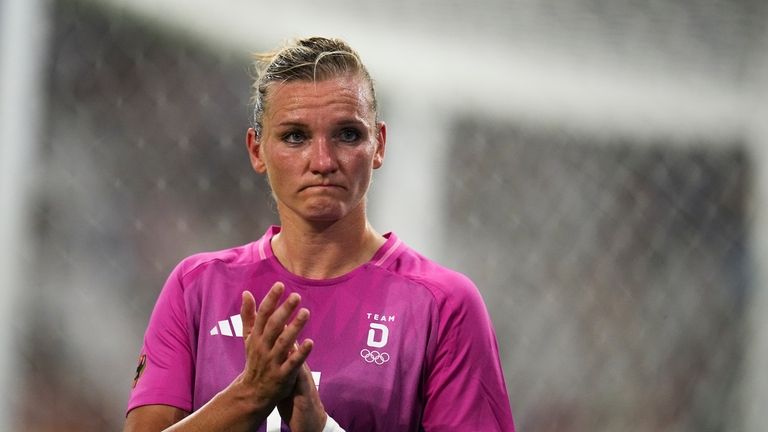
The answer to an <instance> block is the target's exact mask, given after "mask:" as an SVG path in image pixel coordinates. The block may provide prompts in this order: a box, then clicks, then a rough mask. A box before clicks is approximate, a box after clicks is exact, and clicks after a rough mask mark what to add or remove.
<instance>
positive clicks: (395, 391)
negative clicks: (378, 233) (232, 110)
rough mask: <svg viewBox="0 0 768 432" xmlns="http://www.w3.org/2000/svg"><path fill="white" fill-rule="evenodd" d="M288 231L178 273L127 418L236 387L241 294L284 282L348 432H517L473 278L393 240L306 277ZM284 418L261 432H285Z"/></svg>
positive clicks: (167, 290) (150, 332) (326, 399)
mask: <svg viewBox="0 0 768 432" xmlns="http://www.w3.org/2000/svg"><path fill="white" fill-rule="evenodd" d="M279 230H280V228H279V227H272V228H270V229H269V230H268V231H267V233H266V234H265V235H264V236H263V237H262V238H261V239H259V240H258V241H256V242H254V243H250V244H247V245H245V246H241V247H237V248H233V249H227V250H224V251H219V252H213V253H203V254H198V255H194V256H192V257H189V258H187V259H185V260H184V261H182V262H181V263H180V264H179V265H178V266H177V267H176V269H174V271H173V272H172V273H171V275H170V277H169V278H168V281H167V282H166V284H165V286H164V287H163V290H162V292H161V293H160V297H159V299H158V301H157V304H156V306H155V309H154V311H153V312H152V317H151V318H150V321H149V327H148V328H147V332H146V335H145V337H144V344H143V347H142V359H143V360H142V364H143V366H141V369H142V370H141V376H140V378H139V379H138V381H137V382H136V384H135V387H134V389H133V391H132V392H131V396H130V400H129V402H128V410H131V409H133V408H135V407H138V406H141V405H149V404H164V405H172V406H175V407H178V408H180V409H182V410H185V411H194V410H197V409H198V408H200V407H201V406H202V405H204V404H205V403H206V402H208V401H209V400H210V399H211V398H212V397H213V396H214V395H215V394H216V393H218V392H219V391H221V390H222V389H223V388H225V387H226V386H227V385H229V383H230V382H232V380H233V379H234V378H235V377H236V376H237V375H238V374H239V373H240V372H242V370H243V367H244V365H245V354H244V347H243V339H242V323H241V321H240V316H239V311H240V303H241V298H242V297H241V293H242V291H244V290H249V291H251V292H252V293H253V295H254V297H255V298H256V301H257V302H259V301H260V299H261V298H263V297H264V295H265V294H266V293H267V291H268V290H269V289H270V287H271V286H272V285H273V284H274V283H275V282H277V281H282V282H283V283H285V286H286V291H287V292H298V293H299V294H301V298H302V306H303V307H306V308H307V309H309V310H310V312H311V318H310V320H309V322H308V323H307V325H306V327H305V328H304V330H303V332H302V334H301V335H300V337H299V340H303V339H304V338H311V339H313V340H314V341H315V346H314V349H313V351H312V354H310V356H309V359H308V360H307V363H308V364H309V366H310V369H311V370H312V371H313V376H314V378H315V383H316V384H317V385H318V390H319V393H320V398H321V400H322V401H323V405H324V406H325V409H326V411H327V412H328V414H329V415H330V416H331V417H333V418H334V419H335V420H336V421H337V422H338V423H339V425H340V426H341V427H343V428H344V429H346V430H347V431H419V430H424V431H514V425H513V422H512V413H511V410H510V406H509V397H508V396H507V392H506V388H505V385H504V377H503V375H502V370H501V365H500V362H499V355H498V347H497V344H496V339H495V335H494V331H493V327H492V324H491V321H490V318H489V316H488V313H487V311H486V309H485V305H484V304H483V301H482V299H481V297H480V294H479V292H478V291H477V288H475V286H474V284H473V283H472V282H471V281H470V280H469V279H467V278H466V277H465V276H463V275H461V274H459V273H456V272H454V271H451V270H448V269H445V268H443V267H440V266H438V265H437V264H435V263H433V262H432V261H430V260H428V259H426V258H424V257H423V256H421V255H419V254H418V253H416V252H415V251H414V250H413V249H411V248H409V247H408V246H406V245H405V244H404V243H403V242H401V241H400V240H399V239H398V238H397V237H396V236H395V235H394V234H388V235H386V237H387V241H386V243H385V244H384V245H383V246H382V247H381V248H380V249H379V250H378V252H376V254H375V255H374V256H373V258H372V259H371V260H370V261H369V262H368V263H366V264H364V265H362V266H360V267H358V268H357V269H355V270H353V271H351V272H350V273H348V274H346V275H343V276H340V277H337V278H333V279H327V280H312V279H305V278H302V277H299V276H296V275H294V274H292V273H290V272H288V271H287V270H286V269H285V268H284V267H283V266H282V265H281V264H280V263H279V262H278V260H277V259H276V258H275V257H274V255H273V254H272V249H271V246H270V240H271V238H272V236H274V235H275V234H276V233H278V232H279ZM144 356H145V357H144ZM276 413H277V412H276V411H275V413H273V415H272V416H270V418H269V419H268V420H267V421H266V422H265V424H263V425H262V426H261V427H260V428H259V429H258V430H259V431H262V432H264V431H266V432H272V431H277V430H281V426H280V419H279V417H278V416H277V414H276ZM282 430H288V429H287V427H285V426H283V427H282Z"/></svg>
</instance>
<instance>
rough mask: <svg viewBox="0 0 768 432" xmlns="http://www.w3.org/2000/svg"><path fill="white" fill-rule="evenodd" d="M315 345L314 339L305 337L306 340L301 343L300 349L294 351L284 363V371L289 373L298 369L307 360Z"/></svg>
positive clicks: (282, 367) (282, 368)
mask: <svg viewBox="0 0 768 432" xmlns="http://www.w3.org/2000/svg"><path fill="white" fill-rule="evenodd" d="M314 345H315V343H314V342H313V341H312V339H304V342H302V343H301V344H300V345H299V347H298V349H296V351H293V352H292V353H291V355H289V356H288V358H287V359H286V360H285V362H283V365H282V366H281V367H280V369H281V370H282V372H283V373H284V374H289V373H293V372H295V371H297V370H298V369H299V368H300V367H301V366H302V365H303V364H304V362H305V361H306V360H307V357H309V353H310V352H312V347H314Z"/></svg>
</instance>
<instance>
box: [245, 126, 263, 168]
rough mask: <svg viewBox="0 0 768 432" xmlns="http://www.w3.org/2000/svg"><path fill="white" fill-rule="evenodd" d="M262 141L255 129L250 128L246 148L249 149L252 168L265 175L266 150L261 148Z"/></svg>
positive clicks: (246, 136)
mask: <svg viewBox="0 0 768 432" xmlns="http://www.w3.org/2000/svg"><path fill="white" fill-rule="evenodd" d="M260 139H261V138H259V137H258V136H257V135H256V131H255V130H254V129H253V128H248V132H246V133H245V146H246V147H247V148H248V156H249V157H250V159H251V166H252V167H253V170H254V171H256V172H257V173H259V174H264V173H265V172H267V165H266V164H265V163H264V149H263V148H262V147H261V142H260V141H259V140H260Z"/></svg>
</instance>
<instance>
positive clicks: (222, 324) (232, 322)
mask: <svg viewBox="0 0 768 432" xmlns="http://www.w3.org/2000/svg"><path fill="white" fill-rule="evenodd" d="M209 333H210V334H211V336H216V335H222V336H229V337H243V320H242V319H241V318H240V315H239V314H238V315H232V316H231V317H229V318H228V319H225V320H221V321H219V322H218V323H216V325H215V326H213V328H212V329H211V330H210V332H209Z"/></svg>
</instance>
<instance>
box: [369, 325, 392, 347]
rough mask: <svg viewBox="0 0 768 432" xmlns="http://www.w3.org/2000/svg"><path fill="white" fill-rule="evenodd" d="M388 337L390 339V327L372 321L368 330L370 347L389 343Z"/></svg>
mask: <svg viewBox="0 0 768 432" xmlns="http://www.w3.org/2000/svg"><path fill="white" fill-rule="evenodd" d="M377 330H379V331H377ZM377 333H378V335H377ZM377 336H378V337H377ZM388 339H389V329H388V328H387V326H385V325H384V324H379V323H371V328H370V329H369V330H368V346H369V347H373V348H381V347H383V346H384V345H386V344H387V340H388Z"/></svg>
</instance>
